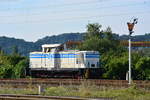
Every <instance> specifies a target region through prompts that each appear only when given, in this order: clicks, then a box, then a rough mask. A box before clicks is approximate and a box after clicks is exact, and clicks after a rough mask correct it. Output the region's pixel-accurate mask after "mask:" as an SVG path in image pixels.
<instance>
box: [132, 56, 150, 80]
mask: <svg viewBox="0 0 150 100" xmlns="http://www.w3.org/2000/svg"><path fill="white" fill-rule="evenodd" d="M135 69H136V70H137V72H138V74H137V79H142V80H144V79H147V80H150V57H141V58H140V59H139V61H138V62H137V63H136V66H135Z"/></svg>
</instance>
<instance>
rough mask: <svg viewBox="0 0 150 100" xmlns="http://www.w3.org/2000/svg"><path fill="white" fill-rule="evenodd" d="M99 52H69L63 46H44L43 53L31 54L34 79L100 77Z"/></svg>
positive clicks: (31, 70) (31, 69) (31, 68)
mask: <svg viewBox="0 0 150 100" xmlns="http://www.w3.org/2000/svg"><path fill="white" fill-rule="evenodd" d="M99 58H100V54H99V52H98V51H79V50H67V48H66V46H65V45H62V44H44V45H42V52H31V53H30V73H31V75H32V76H33V77H73V78H79V77H85V78H95V77H100V75H101V73H102V72H101V71H102V70H101V68H100V63H99Z"/></svg>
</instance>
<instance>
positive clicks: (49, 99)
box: [0, 94, 113, 100]
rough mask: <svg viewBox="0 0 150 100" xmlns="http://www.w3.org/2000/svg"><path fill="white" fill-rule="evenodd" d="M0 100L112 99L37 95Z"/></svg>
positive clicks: (110, 99) (14, 96)
mask: <svg viewBox="0 0 150 100" xmlns="http://www.w3.org/2000/svg"><path fill="white" fill-rule="evenodd" d="M0 100H113V99H112V98H90V99H89V98H79V97H60V96H39V95H10V94H3V95H0Z"/></svg>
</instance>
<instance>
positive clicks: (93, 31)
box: [86, 23, 102, 38]
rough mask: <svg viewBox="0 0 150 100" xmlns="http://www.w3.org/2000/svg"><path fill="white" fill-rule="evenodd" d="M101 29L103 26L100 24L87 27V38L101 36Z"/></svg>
mask: <svg viewBox="0 0 150 100" xmlns="http://www.w3.org/2000/svg"><path fill="white" fill-rule="evenodd" d="M101 27H102V25H100V24H98V23H93V24H88V25H87V34H86V38H91V37H93V36H98V37H100V36H101V34H100V33H101Z"/></svg>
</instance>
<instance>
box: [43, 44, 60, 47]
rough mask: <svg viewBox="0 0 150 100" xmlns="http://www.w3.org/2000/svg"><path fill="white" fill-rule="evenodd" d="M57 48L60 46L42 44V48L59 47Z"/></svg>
mask: <svg viewBox="0 0 150 100" xmlns="http://www.w3.org/2000/svg"><path fill="white" fill-rule="evenodd" d="M59 46H61V44H43V45H42V48H46V47H49V48H55V47H59Z"/></svg>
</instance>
